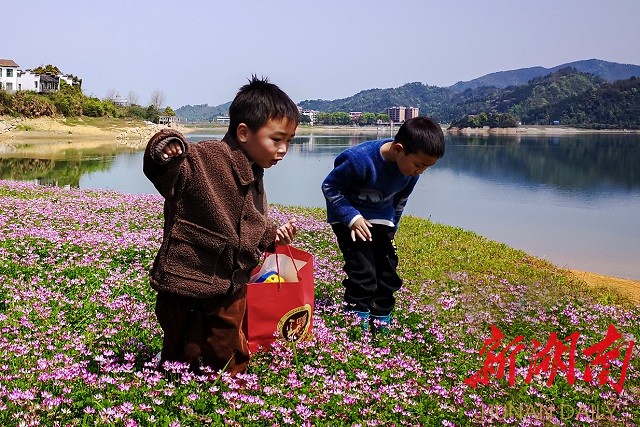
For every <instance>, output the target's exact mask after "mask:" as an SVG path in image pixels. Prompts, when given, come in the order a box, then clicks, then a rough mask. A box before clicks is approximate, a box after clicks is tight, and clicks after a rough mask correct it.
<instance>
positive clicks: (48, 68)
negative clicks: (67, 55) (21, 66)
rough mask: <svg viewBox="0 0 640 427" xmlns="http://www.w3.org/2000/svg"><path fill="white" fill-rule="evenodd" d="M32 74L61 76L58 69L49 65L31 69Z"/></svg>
mask: <svg viewBox="0 0 640 427" xmlns="http://www.w3.org/2000/svg"><path fill="white" fill-rule="evenodd" d="M33 72H34V73H35V74H46V73H51V74H53V75H56V76H57V75H58V74H62V71H60V68H58V67H56V66H55V65H51V64H47V65H44V66H43V65H40V66H39V67H37V68H34V69H33Z"/></svg>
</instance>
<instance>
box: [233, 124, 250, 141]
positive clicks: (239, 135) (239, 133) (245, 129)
mask: <svg viewBox="0 0 640 427" xmlns="http://www.w3.org/2000/svg"><path fill="white" fill-rule="evenodd" d="M248 138H249V126H247V125H246V124H244V123H240V124H239V125H238V127H237V128H236V139H237V140H238V141H240V142H247V139H248Z"/></svg>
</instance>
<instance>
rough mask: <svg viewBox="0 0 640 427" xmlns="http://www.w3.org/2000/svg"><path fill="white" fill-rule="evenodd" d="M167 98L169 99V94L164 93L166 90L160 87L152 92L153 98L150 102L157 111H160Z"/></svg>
mask: <svg viewBox="0 0 640 427" xmlns="http://www.w3.org/2000/svg"><path fill="white" fill-rule="evenodd" d="M166 100H167V96H166V95H165V94H164V92H163V91H161V90H159V89H156V90H154V91H153V93H152V94H151V100H150V102H149V103H150V104H151V106H153V107H154V108H155V109H156V110H157V111H160V108H162V105H163V104H164V103H165V101H166Z"/></svg>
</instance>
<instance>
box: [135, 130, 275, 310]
mask: <svg viewBox="0 0 640 427" xmlns="http://www.w3.org/2000/svg"><path fill="white" fill-rule="evenodd" d="M171 141H173V142H177V143H179V144H180V145H181V147H182V155H180V156H178V157H174V158H172V159H168V160H165V159H163V158H162V149H163V148H164V146H165V145H166V144H167V143H168V142H171ZM143 170H144V173H145V175H146V176H147V177H148V178H149V180H150V181H151V182H152V183H153V184H154V186H155V187H156V188H157V189H158V191H159V192H160V194H161V195H162V196H164V198H165V203H164V235H163V240H162V245H161V246H160V249H159V251H158V254H157V256H156V259H155V261H154V264H153V268H152V270H151V286H152V287H153V288H154V289H156V290H157V291H165V292H171V293H175V294H179V295H184V296H187V297H192V298H210V297H214V296H217V295H224V294H231V293H233V292H235V291H237V290H238V289H240V287H242V285H244V284H246V283H247V282H248V280H249V275H250V274H251V270H252V269H253V268H254V267H255V266H256V265H257V264H258V262H259V261H260V256H261V255H260V254H261V252H263V251H265V250H266V249H268V248H269V247H270V246H271V245H273V243H274V241H275V235H276V226H275V224H274V223H273V222H272V221H271V220H270V219H268V218H267V200H266V195H265V193H264V187H263V182H262V176H263V173H264V170H263V169H262V168H261V167H259V166H257V165H255V164H253V163H252V162H251V161H250V160H249V159H248V158H247V156H246V154H245V153H244V151H242V149H241V148H240V145H239V144H238V142H237V141H236V140H235V138H233V137H232V136H231V135H230V134H227V135H225V137H224V138H223V139H222V141H214V140H209V141H202V142H199V143H187V142H186V141H185V139H184V136H183V135H182V134H181V133H179V132H177V131H175V130H173V129H163V130H162V131H160V132H158V133H156V134H155V135H154V136H153V137H151V139H150V140H149V143H148V144H147V149H146V151H145V154H144V166H143Z"/></svg>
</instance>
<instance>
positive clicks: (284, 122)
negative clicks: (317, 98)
mask: <svg viewBox="0 0 640 427" xmlns="http://www.w3.org/2000/svg"><path fill="white" fill-rule="evenodd" d="M297 127H298V124H297V123H295V122H293V121H291V120H289V119H288V118H282V119H280V120H269V121H268V122H267V123H266V124H265V125H264V126H262V127H261V128H260V129H258V130H257V131H256V132H252V131H251V130H250V129H249V128H248V127H247V125H245V124H244V123H240V124H239V125H238V130H237V138H238V141H239V142H240V147H242V149H243V150H244V152H245V153H247V156H248V157H249V159H251V160H252V161H253V162H254V163H256V164H257V165H258V166H261V167H263V168H265V169H266V168H270V167H271V166H274V165H276V164H277V163H278V162H279V161H280V160H282V159H283V158H284V156H285V154H287V150H289V143H290V142H291V140H292V139H293V137H294V136H295V135H296V128H297Z"/></svg>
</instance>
